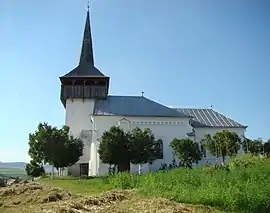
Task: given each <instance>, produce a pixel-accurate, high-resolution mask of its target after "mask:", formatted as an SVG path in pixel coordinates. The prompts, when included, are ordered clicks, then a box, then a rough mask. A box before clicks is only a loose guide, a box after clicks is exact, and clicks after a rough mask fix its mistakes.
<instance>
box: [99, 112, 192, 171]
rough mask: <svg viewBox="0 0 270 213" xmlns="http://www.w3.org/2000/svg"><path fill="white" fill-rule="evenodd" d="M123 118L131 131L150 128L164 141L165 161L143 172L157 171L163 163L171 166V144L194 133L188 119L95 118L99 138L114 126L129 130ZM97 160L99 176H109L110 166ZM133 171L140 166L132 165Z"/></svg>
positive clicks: (160, 161) (147, 167)
mask: <svg viewBox="0 0 270 213" xmlns="http://www.w3.org/2000/svg"><path fill="white" fill-rule="evenodd" d="M123 118H125V119H126V120H127V121H129V122H130V127H129V128H130V129H133V128H135V127H139V128H141V129H144V128H150V129H151V130H152V132H153V133H154V134H155V137H156V138H157V139H158V138H161V139H162V140H163V156H164V159H163V160H158V161H156V162H155V163H154V164H153V165H149V166H148V165H143V167H142V172H147V171H149V170H157V169H159V168H160V166H161V163H162V162H164V163H167V164H170V163H171V162H172V159H173V155H172V150H171V148H170V147H169V142H170V141H172V140H173V138H175V137H176V138H187V135H186V133H188V132H191V131H192V127H191V126H190V125H189V119H188V118H169V117H120V116H95V125H96V129H97V133H96V134H97V137H98V138H99V137H101V135H102V133H103V132H104V131H105V130H108V129H109V128H110V127H111V126H113V125H120V126H121V127H123V128H124V129H127V128H128V127H127V126H128V124H127V122H123V124H121V120H122V119H123ZM129 122H128V123H129ZM97 160H98V161H99V162H97V165H98V166H99V168H98V172H99V175H102V174H107V172H108V165H105V164H103V163H101V162H100V160H99V157H98V159H97ZM131 170H132V171H133V172H137V171H138V166H137V165H132V166H131Z"/></svg>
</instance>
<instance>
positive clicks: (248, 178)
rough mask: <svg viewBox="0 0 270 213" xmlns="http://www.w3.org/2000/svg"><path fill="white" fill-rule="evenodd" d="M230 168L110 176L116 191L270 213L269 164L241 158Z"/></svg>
mask: <svg viewBox="0 0 270 213" xmlns="http://www.w3.org/2000/svg"><path fill="white" fill-rule="evenodd" d="M229 165H230V167H231V169H230V170H228V169H227V168H226V167H223V168H213V167H209V166H208V167H196V168H194V169H192V170H190V169H185V168H177V169H173V170H168V171H159V172H157V173H148V174H145V175H141V176H139V175H133V174H129V173H120V174H116V175H114V176H111V177H110V178H109V182H110V183H111V184H113V185H114V187H117V188H123V189H127V188H138V189H139V191H140V192H141V193H143V194H145V195H151V196H161V197H165V198H169V199H171V200H174V201H177V202H181V203H191V204H203V205H210V206H214V207H218V208H221V209H223V210H227V211H229V212H232V211H236V212H239V211H240V212H242V211H243V212H252V213H266V212H270V181H269V179H270V178H269V177H270V160H267V159H264V160H261V159H259V158H252V160H249V156H239V157H238V158H235V159H233V160H232V161H231V163H230V164H229ZM235 168H237V169H235Z"/></svg>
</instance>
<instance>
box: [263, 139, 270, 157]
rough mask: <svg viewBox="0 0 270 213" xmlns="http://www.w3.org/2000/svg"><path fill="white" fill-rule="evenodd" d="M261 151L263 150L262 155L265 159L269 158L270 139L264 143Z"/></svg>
mask: <svg viewBox="0 0 270 213" xmlns="http://www.w3.org/2000/svg"><path fill="white" fill-rule="evenodd" d="M263 149H264V154H265V155H266V156H267V157H270V139H269V140H268V141H267V142H266V143H264V145H263Z"/></svg>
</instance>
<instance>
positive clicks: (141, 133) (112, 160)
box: [98, 126, 162, 173]
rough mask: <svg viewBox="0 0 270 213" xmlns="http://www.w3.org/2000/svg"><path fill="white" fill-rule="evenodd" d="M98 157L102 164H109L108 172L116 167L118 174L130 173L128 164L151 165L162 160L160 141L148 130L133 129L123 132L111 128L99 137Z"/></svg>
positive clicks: (114, 127) (116, 128)
mask: <svg viewBox="0 0 270 213" xmlns="http://www.w3.org/2000/svg"><path fill="white" fill-rule="evenodd" d="M98 153H99V157H100V159H101V161H102V162H103V163H107V164H110V168H109V170H110V172H113V171H114V167H112V165H114V166H116V167H117V170H118V171H119V172H123V171H130V163H133V164H139V173H140V165H141V164H144V163H152V162H153V161H154V160H156V159H158V158H162V140H160V139H159V140H157V141H156V140H155V137H154V134H153V133H152V132H151V130H150V129H145V130H141V129H139V128H135V129H133V130H132V131H130V132H124V130H123V129H121V128H120V127H116V126H112V127H111V128H110V129H109V131H105V132H104V133H103V135H102V136H101V142H100V145H99V149H98Z"/></svg>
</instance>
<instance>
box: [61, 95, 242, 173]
mask: <svg viewBox="0 0 270 213" xmlns="http://www.w3.org/2000/svg"><path fill="white" fill-rule="evenodd" d="M94 106H95V101H94V100H84V101H83V100H81V99H74V100H71V99H68V100H67V101H66V125H67V126H69V127H70V130H71V134H72V135H74V136H75V137H81V138H82V139H83V141H84V144H85V148H84V155H83V156H82V157H81V158H80V160H79V161H78V162H77V164H75V165H74V166H72V167H70V168H69V172H70V173H71V174H72V175H80V164H81V163H86V164H87V163H89V171H88V175H89V176H96V175H104V174H107V173H108V165H106V164H103V163H102V162H101V161H100V159H99V156H98V153H97V149H98V143H99V142H98V139H99V138H100V137H101V135H102V134H103V132H104V131H106V130H108V129H109V128H110V127H111V126H114V125H116V126H117V125H120V126H121V127H122V128H123V129H124V130H126V131H127V130H129V129H133V128H135V127H139V128H141V129H144V128H150V129H151V130H152V132H153V133H154V134H155V137H156V139H159V138H161V139H162V140H163V156H164V158H163V160H157V161H156V162H155V163H154V164H152V165H143V167H142V172H147V171H149V170H158V169H159V168H160V166H161V163H166V164H168V165H169V164H171V163H172V160H173V155H172V150H171V148H170V147H169V143H170V141H171V140H172V139H173V138H187V137H188V136H187V133H190V132H192V130H193V127H192V126H191V125H190V118H186V117H183V118H181V117H137V116H132V117H131V116H130V117H122V116H101V115H98V116H94V115H93V111H94ZM224 129H227V130H229V131H232V132H236V133H237V134H238V135H239V136H240V137H241V138H243V137H244V132H245V128H205V127H204V128H195V129H194V130H195V136H193V137H190V138H191V139H193V140H194V141H195V142H198V143H199V142H200V141H201V140H202V139H203V137H204V135H205V134H210V135H214V134H215V133H216V132H218V131H222V130H224ZM82 132H83V133H84V134H82ZM206 159H207V160H208V162H211V163H215V161H216V158H215V157H213V156H211V155H210V154H209V153H207V157H206ZM204 162H205V159H204V160H202V161H201V163H204ZM131 171H133V172H137V171H138V166H137V165H131Z"/></svg>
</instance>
